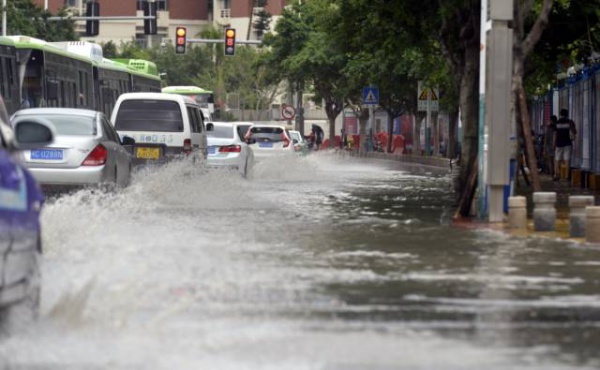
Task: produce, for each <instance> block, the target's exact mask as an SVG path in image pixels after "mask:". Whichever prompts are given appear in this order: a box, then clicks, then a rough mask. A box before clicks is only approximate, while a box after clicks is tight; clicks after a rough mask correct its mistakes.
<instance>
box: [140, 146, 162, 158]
mask: <svg viewBox="0 0 600 370" xmlns="http://www.w3.org/2000/svg"><path fill="white" fill-rule="evenodd" d="M135 157H136V158H143V159H158V158H160V148H139V147H138V148H135Z"/></svg>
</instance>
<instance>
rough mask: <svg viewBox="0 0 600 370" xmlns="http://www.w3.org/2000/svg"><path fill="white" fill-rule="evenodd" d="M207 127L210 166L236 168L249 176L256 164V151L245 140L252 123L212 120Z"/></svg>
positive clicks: (245, 175) (244, 175)
mask: <svg viewBox="0 0 600 370" xmlns="http://www.w3.org/2000/svg"><path fill="white" fill-rule="evenodd" d="M206 127H207V133H208V137H207V143H208V158H207V162H208V165H209V166H212V167H221V168H230V169H236V170H238V171H239V172H240V174H241V175H242V176H243V177H247V176H248V174H250V172H251V171H252V166H253V165H254V153H253V151H252V150H251V149H250V147H249V146H248V144H246V142H245V141H244V140H243V137H244V134H245V133H246V131H248V128H249V127H250V124H248V123H239V122H210V123H207V124H206Z"/></svg>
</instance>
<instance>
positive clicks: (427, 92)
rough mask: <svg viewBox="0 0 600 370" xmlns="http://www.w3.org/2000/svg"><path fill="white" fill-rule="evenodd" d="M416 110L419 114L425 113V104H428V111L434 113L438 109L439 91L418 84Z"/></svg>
mask: <svg viewBox="0 0 600 370" xmlns="http://www.w3.org/2000/svg"><path fill="white" fill-rule="evenodd" d="M418 90H419V91H418V107H417V108H418V110H419V112H426V111H427V104H429V109H430V110H431V111H433V112H436V111H438V110H439V109H440V101H439V95H440V93H439V89H437V88H433V89H432V88H429V87H424V86H421V83H419V89H418Z"/></svg>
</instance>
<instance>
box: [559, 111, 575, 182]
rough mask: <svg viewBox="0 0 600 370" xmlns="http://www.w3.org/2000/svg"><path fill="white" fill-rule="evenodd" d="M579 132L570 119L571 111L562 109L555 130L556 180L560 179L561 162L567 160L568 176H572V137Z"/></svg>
mask: <svg viewBox="0 0 600 370" xmlns="http://www.w3.org/2000/svg"><path fill="white" fill-rule="evenodd" d="M576 134H577V129H576V128H575V122H573V120H571V119H569V111H568V110H567V109H561V110H560V118H559V119H558V121H557V122H556V130H555V131H554V147H555V148H556V150H555V152H554V181H558V180H559V179H560V163H561V161H563V160H564V161H565V166H567V174H568V175H567V178H571V168H570V164H569V163H570V159H571V147H572V145H573V140H572V137H574V136H575V135H576Z"/></svg>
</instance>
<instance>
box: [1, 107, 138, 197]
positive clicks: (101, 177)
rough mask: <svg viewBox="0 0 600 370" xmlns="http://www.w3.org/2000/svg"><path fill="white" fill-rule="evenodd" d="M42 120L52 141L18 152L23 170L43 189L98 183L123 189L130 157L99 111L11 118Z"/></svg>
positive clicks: (38, 112) (26, 112)
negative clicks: (49, 126) (51, 133)
mask: <svg viewBox="0 0 600 370" xmlns="http://www.w3.org/2000/svg"><path fill="white" fill-rule="evenodd" d="M36 118H40V119H44V120H45V121H48V122H50V123H51V124H52V125H53V128H54V130H55V137H54V142H53V143H52V144H50V145H48V146H45V147H41V148H33V149H29V150H24V151H22V158H23V162H24V165H25V167H27V168H28V169H29V171H30V172H31V173H32V174H33V176H34V177H35V178H36V180H38V182H39V183H40V184H41V185H42V187H44V188H48V189H49V188H52V189H56V190H59V189H61V188H62V189H71V188H79V187H83V186H87V185H97V184H101V183H114V184H116V185H118V186H121V187H124V186H127V184H129V181H130V179H131V155H130V154H129V151H128V149H127V148H126V147H125V146H124V145H132V144H133V143H134V141H133V139H131V138H124V139H123V141H122V140H121V139H120V138H119V135H118V134H117V132H116V131H115V129H114V128H113V126H112V124H111V123H110V122H109V120H108V119H107V118H106V117H105V116H104V114H103V113H102V112H97V111H94V110H88V109H74V108H31V109H23V110H20V111H17V112H16V113H15V114H14V115H13V117H12V118H11V123H12V124H13V126H14V125H16V124H17V123H18V122H20V121H27V120H30V119H36Z"/></svg>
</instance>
